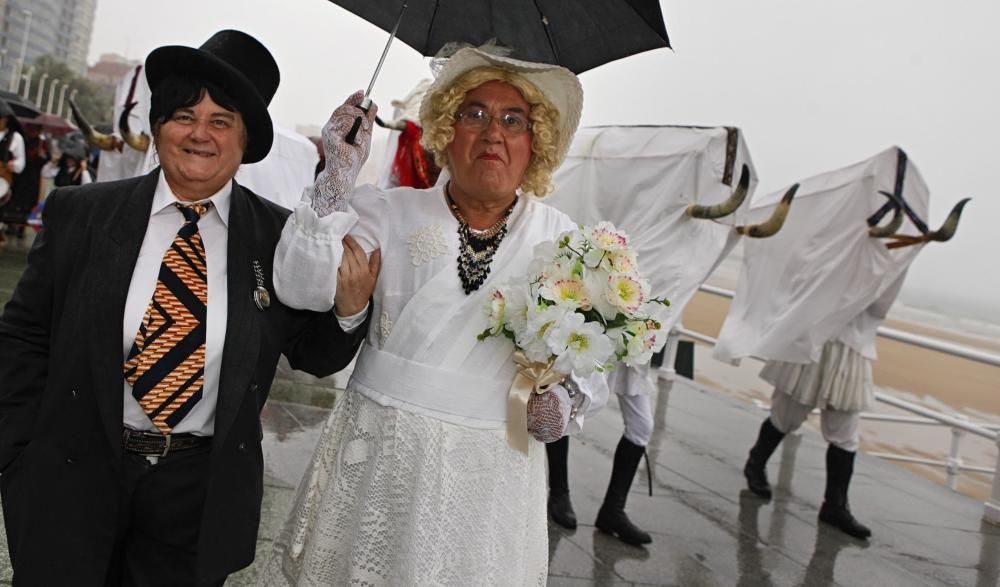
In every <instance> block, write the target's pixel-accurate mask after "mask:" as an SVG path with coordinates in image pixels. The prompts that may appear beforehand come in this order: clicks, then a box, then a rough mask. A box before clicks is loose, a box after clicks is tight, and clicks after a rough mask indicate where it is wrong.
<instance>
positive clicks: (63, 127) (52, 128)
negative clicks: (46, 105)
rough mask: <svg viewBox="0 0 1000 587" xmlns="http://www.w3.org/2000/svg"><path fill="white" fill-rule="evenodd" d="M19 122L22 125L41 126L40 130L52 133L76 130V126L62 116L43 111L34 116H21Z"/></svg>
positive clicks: (62, 133)
mask: <svg viewBox="0 0 1000 587" xmlns="http://www.w3.org/2000/svg"><path fill="white" fill-rule="evenodd" d="M21 124H23V125H24V126H37V127H41V129H42V132H47V133H49V134H53V135H64V134H66V133H69V132H73V131H75V130H76V127H74V126H72V125H70V123H69V122H67V121H66V119H65V118H63V117H62V116H56V115H55V114H46V113H44V112H43V113H41V114H39V115H38V116H36V117H34V118H22V119H21Z"/></svg>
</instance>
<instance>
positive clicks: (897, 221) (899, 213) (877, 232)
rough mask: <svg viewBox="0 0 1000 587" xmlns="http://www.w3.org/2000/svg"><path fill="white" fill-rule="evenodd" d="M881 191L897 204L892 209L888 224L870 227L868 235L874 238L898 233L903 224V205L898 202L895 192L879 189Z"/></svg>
mask: <svg viewBox="0 0 1000 587" xmlns="http://www.w3.org/2000/svg"><path fill="white" fill-rule="evenodd" d="M879 193H880V194H882V195H883V196H885V197H887V198H889V199H890V200H892V202H893V204H895V206H893V210H892V220H890V221H889V224H886V225H885V226H879V225H877V224H876V225H875V226H871V227H869V228H868V236H871V237H874V238H886V237H890V236H892V235H894V234H896V231H897V230H899V227H900V226H902V225H903V207H902V206H900V205H899V203H898V202H896V196H894V195H893V194H890V193H889V192H883V191H879Z"/></svg>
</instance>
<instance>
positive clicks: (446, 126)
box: [420, 67, 559, 197]
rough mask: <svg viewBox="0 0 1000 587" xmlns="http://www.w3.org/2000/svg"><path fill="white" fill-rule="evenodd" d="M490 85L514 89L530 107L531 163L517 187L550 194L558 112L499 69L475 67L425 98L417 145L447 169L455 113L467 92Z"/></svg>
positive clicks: (518, 77)
mask: <svg viewBox="0 0 1000 587" xmlns="http://www.w3.org/2000/svg"><path fill="white" fill-rule="evenodd" d="M490 81H501V82H505V83H508V84H510V85H512V86H514V87H515V88H517V90H518V91H519V92H521V95H522V96H523V97H524V99H525V101H526V102H528V105H529V106H530V109H531V110H530V112H529V113H528V119H529V120H530V121H531V160H530V161H529V162H528V168H527V170H525V172H524V177H523V178H521V185H520V186H518V187H519V188H520V189H521V191H522V192H524V193H527V194H534V195H535V196H538V197H542V196H545V195H546V194H548V193H549V192H550V191H551V190H552V173H553V172H555V169H556V164H557V152H556V149H557V144H558V142H559V136H558V134H559V127H558V123H559V111H558V110H556V108H555V106H553V105H552V102H550V101H549V100H548V99H547V98H546V97H545V95H544V94H542V93H541V92H540V91H539V90H538V88H536V87H535V85H534V84H532V83H531V82H529V81H528V80H526V79H525V78H524V77H523V76H521V75H520V74H518V73H515V72H513V71H509V70H506V69H500V68H498V67H477V68H475V69H472V70H470V71H468V72H466V73H465V74H464V75H462V76H461V77H459V78H458V79H457V80H455V83H453V84H452V85H451V86H450V87H448V88H445V89H443V90H440V91H437V92H434V93H433V94H431V95H430V96H428V97H427V98H425V99H427V100H430V106H431V108H430V115H429V116H427V117H422V118H421V120H420V123H421V126H422V127H423V138H421V140H420V143H421V144H422V145H423V146H424V148H426V149H427V150H428V151H430V152H432V153H434V162H435V163H437V164H438V166H440V167H442V168H444V167H445V166H447V165H448V153H447V149H448V145H449V144H451V141H452V140H454V138H455V129H454V124H455V111H456V110H458V107H459V106H460V105H461V104H462V101H463V100H465V95H466V94H467V93H468V92H469V91H471V90H474V89H476V88H478V87H479V86H481V85H483V84H485V83H486V82H490Z"/></svg>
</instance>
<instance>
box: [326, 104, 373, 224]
mask: <svg viewBox="0 0 1000 587" xmlns="http://www.w3.org/2000/svg"><path fill="white" fill-rule="evenodd" d="M363 97H364V93H362V92H361V91H357V92H355V93H354V94H353V95H351V97H349V98H348V99H347V100H346V101H344V103H343V104H342V105H340V106H339V107H338V108H337V109H336V110H334V111H333V114H331V115H330V120H328V121H327V122H326V124H325V125H323V150H324V151H325V152H326V167H325V168H324V169H323V171H320V172H319V175H317V176H316V181H315V184H314V191H313V198H312V208H313V210H315V211H316V215H317V216H319V217H320V218H322V217H324V216H328V215H330V214H331V213H332V212H334V211H339V212H344V211H346V210H347V202H348V199H349V197H350V195H351V191H353V190H354V182H355V181H357V179H358V173H359V172H360V171H361V167H362V166H363V165H364V164H365V161H367V160H368V152H369V151H370V150H371V142H372V127H373V124H374V121H375V114H376V113H377V112H378V106H376V105H374V104H372V105H371V108H369V109H368V114H365V113H364V112H363V111H362V110H361V109H360V108H358V104H361V100H362V99H363ZM359 116H360V117H361V128H359V129H358V134H357V136H356V137H355V139H354V144H353V145H350V144H348V143H347V142H346V141H345V140H344V137H345V136H346V135H347V133H348V132H350V130H351V127H352V126H354V119H356V118H357V117H359Z"/></svg>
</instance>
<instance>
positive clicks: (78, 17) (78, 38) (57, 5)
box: [0, 0, 97, 91]
mask: <svg viewBox="0 0 1000 587" xmlns="http://www.w3.org/2000/svg"><path fill="white" fill-rule="evenodd" d="M96 11H97V0H0V58H2V64H0V88H3V89H8V88H10V87H12V86H11V77H12V76H13V75H14V72H15V71H17V69H18V66H19V65H20V59H21V54H22V49H23V54H24V64H25V65H24V67H23V69H22V71H27V68H28V66H29V65H30V64H31V63H33V62H34V61H35V59H36V58H38V57H40V56H42V55H51V56H52V57H54V58H56V59H58V60H59V61H62V62H63V63H65V64H66V65H68V66H69V67H70V69H72V70H73V71H74V72H75V73H77V74H79V75H81V76H83V75H84V74H86V72H87V52H88V51H89V50H90V36H91V34H92V33H93V30H94V15H95V13H96ZM29 15H30V16H29ZM29 20H30V28H29ZM26 34H27V39H25V35H26ZM15 91H17V90H15Z"/></svg>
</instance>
